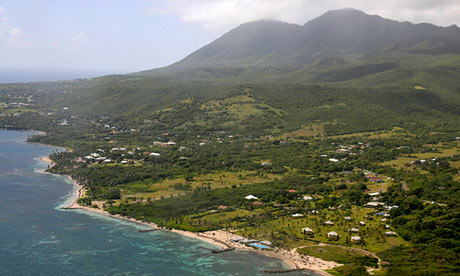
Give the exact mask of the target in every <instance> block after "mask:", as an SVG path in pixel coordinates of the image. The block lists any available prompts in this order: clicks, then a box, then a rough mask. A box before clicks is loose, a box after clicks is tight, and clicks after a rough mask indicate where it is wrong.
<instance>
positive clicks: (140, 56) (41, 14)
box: [0, 0, 460, 73]
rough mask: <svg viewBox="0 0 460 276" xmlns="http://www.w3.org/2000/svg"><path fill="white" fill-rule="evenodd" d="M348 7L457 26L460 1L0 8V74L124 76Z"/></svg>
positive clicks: (6, 0)
mask: <svg viewBox="0 0 460 276" xmlns="http://www.w3.org/2000/svg"><path fill="white" fill-rule="evenodd" d="M346 7H351V8H355V9H359V10H362V11H364V12H366V13H369V14H378V15H380V16H382V17H386V18H391V19H395V20H399V21H410V22H414V23H420V22H430V23H433V24H436V25H441V26H449V25H452V24H457V25H460V0H404V1H402V0H385V1H382V0H378V1H374V0H351V1H343V0H0V69H1V68H35V69H53V70H56V69H67V70H87V71H91V70H93V71H100V72H107V73H128V72H135V71H141V70H147V69H152V68H158V67H163V66H167V65H169V64H171V63H173V62H176V61H179V60H180V59H182V58H184V57H185V56H187V55H188V54H190V53H192V52H193V51H194V50H197V49H199V48H200V47H202V46H204V45H206V44H208V43H210V42H212V41H213V40H214V39H216V38H218V37H219V36H221V35H222V34H224V33H225V32H227V31H229V30H231V29H232V28H235V27H236V26H238V25H239V24H242V23H245V22H249V21H253V20H258V19H276V20H281V21H286V22H290V23H297V24H304V23H305V22H307V21H308V20H311V19H313V18H315V17H318V16H320V15H321V14H323V13H324V12H326V11H328V10H331V9H341V8H346Z"/></svg>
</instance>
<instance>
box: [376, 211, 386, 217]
mask: <svg viewBox="0 0 460 276" xmlns="http://www.w3.org/2000/svg"><path fill="white" fill-rule="evenodd" d="M375 215H376V216H379V217H382V216H384V215H386V213H385V212H378V213H376V214H375Z"/></svg>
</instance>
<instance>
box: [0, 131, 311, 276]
mask: <svg viewBox="0 0 460 276" xmlns="http://www.w3.org/2000/svg"><path fill="white" fill-rule="evenodd" d="M27 135H30V133H27V132H19V131H0V275H3V276H7V275H262V274H261V273H260V271H261V270H262V269H280V268H284V267H285V264H284V263H283V262H281V261H280V260H278V259H274V258H269V257H266V256H262V255H258V254H255V253H251V252H244V251H231V252H226V253H222V254H211V253H210V251H211V250H212V249H215V248H216V246H215V245H212V244H209V243H206V242H203V241H200V240H196V239H191V238H187V237H183V236H181V235H178V234H175V233H170V232H162V231H156V232H151V233H138V232H137V230H138V229H140V228H145V226H143V225H140V224H137V223H132V222H127V221H122V220H118V219H114V218H108V217H105V216H101V215H96V214H91V213H86V212H83V211H62V210H60V209H59V206H61V205H62V204H63V202H65V201H66V200H67V201H68V200H69V197H72V196H73V193H72V191H74V190H75V186H74V185H72V183H71V182H70V181H69V180H68V179H67V178H66V177H64V176H59V175H50V174H42V173H40V171H42V170H44V169H46V167H47V164H46V163H44V162H42V161H40V160H38V158H39V157H42V156H46V155H48V154H50V153H51V152H52V151H53V150H55V148H52V147H48V146H44V145H38V144H29V143H25V142H24V140H25V139H26V138H27ZM286 275H300V274H296V273H289V274H286ZM301 275H315V274H307V273H303V274H301Z"/></svg>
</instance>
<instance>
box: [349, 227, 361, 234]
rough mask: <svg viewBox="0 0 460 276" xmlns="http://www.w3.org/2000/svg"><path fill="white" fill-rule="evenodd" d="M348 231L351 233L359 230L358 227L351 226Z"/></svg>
mask: <svg viewBox="0 0 460 276" xmlns="http://www.w3.org/2000/svg"><path fill="white" fill-rule="evenodd" d="M350 232H352V233H358V232H359V229H358V228H355V227H353V228H351V229H350Z"/></svg>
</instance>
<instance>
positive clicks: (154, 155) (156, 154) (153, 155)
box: [149, 152, 161, 157]
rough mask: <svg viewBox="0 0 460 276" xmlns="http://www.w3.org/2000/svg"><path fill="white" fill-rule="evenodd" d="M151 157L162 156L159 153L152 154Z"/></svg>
mask: <svg viewBox="0 0 460 276" xmlns="http://www.w3.org/2000/svg"><path fill="white" fill-rule="evenodd" d="M149 156H152V157H160V156H161V154H159V153H158V152H152V153H150V154H149Z"/></svg>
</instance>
